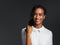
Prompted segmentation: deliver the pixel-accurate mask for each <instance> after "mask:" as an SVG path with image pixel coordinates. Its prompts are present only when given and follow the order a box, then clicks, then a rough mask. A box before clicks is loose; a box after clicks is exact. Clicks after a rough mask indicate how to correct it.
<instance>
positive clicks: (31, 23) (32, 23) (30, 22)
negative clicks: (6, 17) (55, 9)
mask: <svg viewBox="0 0 60 45" xmlns="http://www.w3.org/2000/svg"><path fill="white" fill-rule="evenodd" d="M37 8H41V9H43V10H44V15H46V14H47V13H46V8H45V7H44V6H43V5H35V6H34V7H33V8H32V11H31V16H30V17H33V16H34V14H35V13H34V11H35V10H36V9H37ZM28 24H29V25H30V26H31V25H34V21H33V19H30V20H29V22H28Z"/></svg>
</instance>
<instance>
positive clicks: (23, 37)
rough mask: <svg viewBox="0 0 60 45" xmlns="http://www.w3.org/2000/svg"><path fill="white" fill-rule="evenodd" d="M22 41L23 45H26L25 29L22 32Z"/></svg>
mask: <svg viewBox="0 0 60 45" xmlns="http://www.w3.org/2000/svg"><path fill="white" fill-rule="evenodd" d="M21 41H22V45H25V42H26V41H25V28H23V29H22V30H21Z"/></svg>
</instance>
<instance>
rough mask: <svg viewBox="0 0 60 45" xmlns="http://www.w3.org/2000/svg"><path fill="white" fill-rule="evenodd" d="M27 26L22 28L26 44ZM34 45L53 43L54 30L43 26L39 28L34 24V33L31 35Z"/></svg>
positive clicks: (50, 44) (23, 39)
mask: <svg viewBox="0 0 60 45" xmlns="http://www.w3.org/2000/svg"><path fill="white" fill-rule="evenodd" d="M25 29H26V28H23V29H22V44H23V45H26V31H25ZM30 37H31V41H32V45H53V37H52V32H51V31H50V30H48V29H47V28H45V27H44V26H42V27H41V28H39V29H37V28H35V27H34V26H32V33H31V35H30Z"/></svg>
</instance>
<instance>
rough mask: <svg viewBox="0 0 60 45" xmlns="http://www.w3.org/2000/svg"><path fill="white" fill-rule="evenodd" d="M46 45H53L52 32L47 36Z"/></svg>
mask: <svg viewBox="0 0 60 45" xmlns="http://www.w3.org/2000/svg"><path fill="white" fill-rule="evenodd" d="M47 45H53V33H52V32H51V33H50V35H49V38H48V41H47Z"/></svg>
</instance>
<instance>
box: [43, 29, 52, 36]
mask: <svg viewBox="0 0 60 45" xmlns="http://www.w3.org/2000/svg"><path fill="white" fill-rule="evenodd" d="M44 29H45V31H44V32H45V34H47V35H49V36H52V35H53V32H52V31H51V30H50V29H47V28H44Z"/></svg>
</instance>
